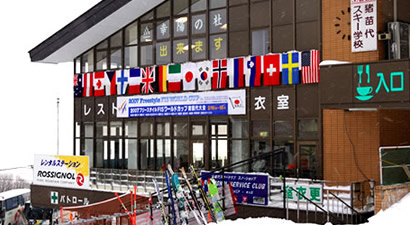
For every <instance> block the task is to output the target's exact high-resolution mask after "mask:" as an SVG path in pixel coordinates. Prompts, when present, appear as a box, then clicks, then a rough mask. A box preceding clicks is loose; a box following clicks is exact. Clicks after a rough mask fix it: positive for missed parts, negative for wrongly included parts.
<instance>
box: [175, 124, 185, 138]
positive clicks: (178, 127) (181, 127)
mask: <svg viewBox="0 0 410 225" xmlns="http://www.w3.org/2000/svg"><path fill="white" fill-rule="evenodd" d="M187 136H188V122H186V121H175V122H174V137H187Z"/></svg>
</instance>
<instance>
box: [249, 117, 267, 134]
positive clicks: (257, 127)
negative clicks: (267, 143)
mask: <svg viewBox="0 0 410 225" xmlns="http://www.w3.org/2000/svg"><path fill="white" fill-rule="evenodd" d="M269 130H270V126H269V121H268V120H254V121H252V136H253V137H258V138H269Z"/></svg>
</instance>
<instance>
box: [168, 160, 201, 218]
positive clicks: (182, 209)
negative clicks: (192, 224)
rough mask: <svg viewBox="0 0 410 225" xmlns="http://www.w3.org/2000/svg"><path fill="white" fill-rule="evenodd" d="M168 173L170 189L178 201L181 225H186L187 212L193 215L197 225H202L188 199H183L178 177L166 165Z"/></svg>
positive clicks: (169, 166)
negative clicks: (170, 183) (169, 175)
mask: <svg viewBox="0 0 410 225" xmlns="http://www.w3.org/2000/svg"><path fill="white" fill-rule="evenodd" d="M168 171H169V173H170V174H171V182H172V188H173V189H174V192H175V196H176V197H177V200H178V211H179V217H180V219H181V224H184V225H185V224H188V218H189V214H188V211H187V210H189V211H191V212H192V213H193V214H194V217H195V220H196V222H197V223H198V224H202V222H201V220H199V218H198V215H197V214H196V212H195V211H194V210H193V209H192V207H191V205H190V204H189V202H188V199H187V198H186V197H185V194H184V190H183V189H182V187H181V184H180V183H179V180H178V175H177V174H176V173H174V171H173V170H172V167H171V165H169V164H168Z"/></svg>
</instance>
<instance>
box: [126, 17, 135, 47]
mask: <svg viewBox="0 0 410 225" xmlns="http://www.w3.org/2000/svg"><path fill="white" fill-rule="evenodd" d="M136 44H138V22H134V23H132V24H130V25H128V27H126V28H125V45H136Z"/></svg>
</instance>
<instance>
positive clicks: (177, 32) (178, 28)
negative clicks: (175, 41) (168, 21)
mask: <svg viewBox="0 0 410 225" xmlns="http://www.w3.org/2000/svg"><path fill="white" fill-rule="evenodd" d="M187 34H188V17H186V16H182V17H177V18H175V19H174V37H184V36H186V35H187Z"/></svg>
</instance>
